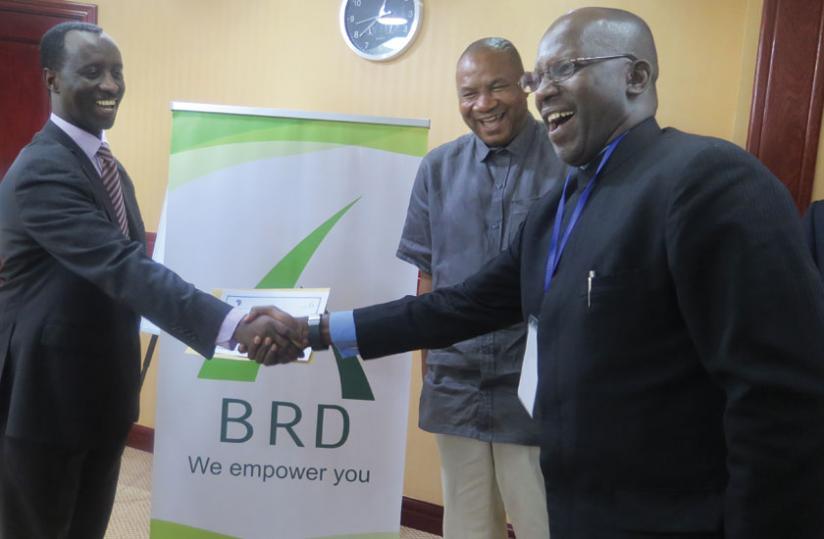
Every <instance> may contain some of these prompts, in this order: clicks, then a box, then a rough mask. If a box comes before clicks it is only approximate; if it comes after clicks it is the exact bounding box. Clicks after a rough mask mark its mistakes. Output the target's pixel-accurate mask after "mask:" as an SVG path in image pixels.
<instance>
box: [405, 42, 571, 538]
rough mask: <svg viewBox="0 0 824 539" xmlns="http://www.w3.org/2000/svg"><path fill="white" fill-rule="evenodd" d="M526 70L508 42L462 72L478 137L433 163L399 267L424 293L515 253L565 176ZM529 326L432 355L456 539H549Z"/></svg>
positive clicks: (423, 171) (417, 188)
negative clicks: (526, 83)
mask: <svg viewBox="0 0 824 539" xmlns="http://www.w3.org/2000/svg"><path fill="white" fill-rule="evenodd" d="M523 73H524V68H523V63H522V62H521V57H520V55H519V54H518V51H517V50H516V49H515V47H514V45H512V43H511V42H509V41H508V40H506V39H502V38H494V37H492V38H485V39H480V40H478V41H475V42H474V43H472V44H470V45H469V46H468V47H467V48H466V50H465V51H464V52H463V53H462V54H461V57H460V58H459V60H458V64H457V69H456V77H455V79H456V87H457V92H458V105H459V109H460V112H461V116H462V117H463V119H464V122H465V123H466V125H467V126H468V127H469V128H470V129H471V131H472V132H471V133H469V134H467V135H464V136H462V137H460V138H458V139H456V140H453V141H451V142H448V143H446V144H444V145H443V146H440V147H438V148H435V149H434V150H432V151H431V152H430V153H429V154H428V155H426V157H424V159H423V162H422V163H421V166H420V168H419V169H418V175H417V177H416V179H415V185H414V187H413V190H412V195H411V197H410V201H409V211H408V212H407V216H406V224H405V225H404V230H403V235H402V238H401V241H400V246H399V247H398V253H397V254H398V257H399V258H401V259H402V260H405V261H407V262H409V263H411V264H414V265H415V266H417V267H418V269H420V272H421V281H420V286H419V293H426V292H430V291H432V289H433V287H434V288H440V287H444V286H450V285H454V284H457V283H459V282H461V281H463V280H464V279H466V278H467V277H469V276H470V275H472V274H473V273H475V272H476V271H478V269H480V268H481V267H482V266H483V265H484V264H485V263H486V262H488V261H489V260H491V259H492V258H494V257H495V256H496V255H497V254H498V253H500V252H501V251H502V250H503V249H506V248H507V247H508V246H509V242H510V240H511V239H512V238H513V237H515V236H516V234H517V232H518V229H519V227H520V225H521V223H522V222H523V220H524V218H525V217H526V214H527V211H528V210H529V207H530V206H531V205H532V203H533V202H534V201H535V200H537V199H538V198H540V197H541V196H542V195H544V194H545V193H547V191H549V189H550V188H551V187H554V186H555V185H556V184H557V183H558V178H559V177H560V176H561V174H562V172H563V170H562V169H563V165H562V164H561V162H560V161H559V160H558V158H557V157H556V156H555V151H554V150H553V149H552V145H551V144H550V143H549V140H548V139H547V137H546V135H545V134H544V129H543V126H542V125H541V123H540V122H539V121H537V120H535V119H534V118H533V117H532V116H531V115H530V113H529V111H528V110H527V94H526V93H525V92H524V91H523V90H522V89H521V88H520V87H519V81H520V78H521V76H522V75H523ZM525 336H526V331H525V326H524V324H523V323H519V324H516V325H514V326H512V327H509V328H504V329H501V330H499V331H496V332H493V333H490V334H487V335H481V336H479V337H476V338H474V339H470V340H467V341H463V342H459V343H455V344H453V345H451V346H448V347H446V348H443V349H436V350H429V351H428V352H427V351H423V352H422V353H423V361H424V363H423V365H422V368H423V385H422V390H421V400H420V420H419V425H420V427H421V428H422V429H424V430H426V431H429V432H432V433H435V439H436V442H437V444H438V452H439V454H440V457H441V479H442V487H443V499H444V517H443V536H444V537H445V538H446V539H502V538H504V537H506V521H507V513H508V514H509V517H510V519H511V520H512V524H513V527H514V528H515V532H516V533H517V534H518V537H519V538H522V539H532V538H536V539H537V538H545V537H546V536H547V534H548V533H549V525H548V523H547V515H546V511H545V509H544V508H545V507H546V505H545V504H546V495H545V492H544V482H543V477H542V476H541V469H540V462H539V448H538V425H537V424H536V423H535V422H534V421H533V420H532V418H530V417H529V415H528V414H527V413H526V411H525V410H524V408H523V406H522V405H521V403H520V402H519V401H518V396H517V394H516V389H517V387H518V379H519V376H520V371H521V360H522V358H523V353H524V339H525Z"/></svg>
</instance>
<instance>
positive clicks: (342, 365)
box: [198, 197, 375, 400]
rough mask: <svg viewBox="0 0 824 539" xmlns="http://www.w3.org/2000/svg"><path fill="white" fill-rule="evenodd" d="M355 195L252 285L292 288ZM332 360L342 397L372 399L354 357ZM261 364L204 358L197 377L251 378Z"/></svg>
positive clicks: (241, 380) (338, 356)
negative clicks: (335, 367)
mask: <svg viewBox="0 0 824 539" xmlns="http://www.w3.org/2000/svg"><path fill="white" fill-rule="evenodd" d="M359 200H360V197H358V198H356V199H355V200H353V201H352V202H350V203H349V204H347V205H346V206H344V207H343V208H341V209H340V210H339V211H338V212H336V213H335V214H334V215H332V216H331V217H329V218H328V219H327V220H326V221H324V222H323V223H321V225H320V226H318V227H317V228H315V229H314V230H313V231H312V232H311V233H309V235H308V236H306V237H305V238H304V239H303V240H301V241H300V242H299V243H298V244H297V245H295V246H294V247H293V248H292V250H291V251H289V252H288V253H287V254H286V256H284V257H283V258H282V259H281V260H280V262H278V263H277V264H275V267H273V268H272V269H271V270H270V271H269V273H267V274H266V276H264V277H263V279H261V281H260V282H259V283H258V284H257V286H256V287H255V288H294V287H295V285H296V284H297V282H298V279H299V278H300V275H301V273H303V270H304V269H305V268H306V265H307V264H308V263H309V260H310V259H311V258H312V255H314V254H315V251H317V250H318V247H320V244H321V243H322V242H323V240H324V239H325V238H326V236H327V235H328V234H329V232H330V231H331V230H332V229H333V228H334V227H335V225H336V224H337V223H338V221H340V219H341V218H342V217H343V216H344V215H345V214H346V212H348V211H349V210H350V209H351V208H352V206H354V205H355V204H356V203H357V202H358V201H359ZM333 352H334V355H335V363H336V364H337V367H338V373H339V374H340V383H341V398H343V399H351V400H375V396H374V394H373V393H372V388H371V387H370V386H369V380H368V379H367V378H366V373H365V372H363V367H362V366H361V364H360V361H359V360H358V359H357V358H343V357H341V356H340V354H339V353H338V351H337V350H334V349H333ZM259 370H260V365H258V364H257V363H255V362H254V361H234V360H231V359H220V358H215V359H211V360H208V361H204V362H203V366H202V367H201V369H200V372H199V373H198V378H201V379H204V380H227V381H233V382H254V381H255V380H257V374H258V371H259Z"/></svg>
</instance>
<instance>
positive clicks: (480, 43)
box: [458, 37, 524, 71]
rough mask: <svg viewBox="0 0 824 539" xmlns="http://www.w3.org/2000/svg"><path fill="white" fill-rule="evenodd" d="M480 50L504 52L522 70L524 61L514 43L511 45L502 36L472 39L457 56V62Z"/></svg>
mask: <svg viewBox="0 0 824 539" xmlns="http://www.w3.org/2000/svg"><path fill="white" fill-rule="evenodd" d="M482 50H487V51H493V52H503V53H506V54H508V55H509V57H510V59H511V60H512V62H513V63H514V64H515V65H516V66H518V68H519V69H520V70H521V71H523V70H524V63H523V61H521V55H520V54H519V53H518V49H516V48H515V45H513V44H512V42H511V41H510V40H508V39H506V38H503V37H485V38H482V39H479V40H477V41H473V42H472V43H470V44H469V45H468V46H467V47H466V49H464V51H463V53H461V56H460V58H458V63H460V62H461V60H463V59H464V58H465V57H466V56H469V55H470V54H475V53H476V52H480V51H482Z"/></svg>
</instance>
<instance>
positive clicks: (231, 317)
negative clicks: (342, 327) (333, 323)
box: [215, 307, 354, 350]
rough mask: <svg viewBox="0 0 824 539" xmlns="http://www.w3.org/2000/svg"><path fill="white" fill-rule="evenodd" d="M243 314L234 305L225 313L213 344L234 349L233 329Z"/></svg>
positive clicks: (241, 310)
mask: <svg viewBox="0 0 824 539" xmlns="http://www.w3.org/2000/svg"><path fill="white" fill-rule="evenodd" d="M244 316H246V311H244V310H243V309H239V308H237V307H235V308H233V309H232V310H231V311H229V314H227V315H226V318H224V319H223V324H221V325H220V331H218V332H217V340H216V341H215V344H217V345H218V346H222V347H223V348H228V349H229V350H234V349H235V347H236V346H237V341H236V340H234V339H233V338H232V337H233V336H234V334H235V330H236V329H237V326H238V324H240V321H241V320H243V317H244ZM353 323H354V318H353Z"/></svg>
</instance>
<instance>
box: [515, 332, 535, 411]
mask: <svg viewBox="0 0 824 539" xmlns="http://www.w3.org/2000/svg"><path fill="white" fill-rule="evenodd" d="M527 328H528V329H527V334H526V349H525V350H524V361H523V363H522V364H521V380H520V382H518V398H519V399H520V401H521V404H523V406H524V408H525V409H526V411H527V413H528V414H529V417H533V414H534V412H535V395H536V393H537V390H538V319H537V318H535V317H534V316H530V317H529V323H528V324H527Z"/></svg>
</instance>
